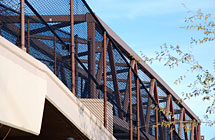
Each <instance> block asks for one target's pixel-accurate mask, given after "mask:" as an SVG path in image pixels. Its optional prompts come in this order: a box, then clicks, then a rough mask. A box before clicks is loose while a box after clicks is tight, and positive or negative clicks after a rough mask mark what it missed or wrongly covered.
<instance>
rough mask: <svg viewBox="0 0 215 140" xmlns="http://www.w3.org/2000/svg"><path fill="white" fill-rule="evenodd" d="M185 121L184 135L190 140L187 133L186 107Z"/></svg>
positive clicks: (186, 139)
mask: <svg viewBox="0 0 215 140" xmlns="http://www.w3.org/2000/svg"><path fill="white" fill-rule="evenodd" d="M183 121H184V123H183V124H184V136H185V140H188V134H187V124H186V116H185V109H184V116H183Z"/></svg>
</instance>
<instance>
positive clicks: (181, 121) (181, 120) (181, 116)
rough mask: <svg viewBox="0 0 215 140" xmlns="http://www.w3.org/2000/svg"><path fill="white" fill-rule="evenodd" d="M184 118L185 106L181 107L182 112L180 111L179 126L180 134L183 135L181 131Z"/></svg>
mask: <svg viewBox="0 0 215 140" xmlns="http://www.w3.org/2000/svg"><path fill="white" fill-rule="evenodd" d="M183 118H184V108H181V113H180V121H179V123H180V125H179V128H178V135H179V136H180V137H181V132H182V129H183V124H184V123H183Z"/></svg>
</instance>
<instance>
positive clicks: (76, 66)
mask: <svg viewBox="0 0 215 140" xmlns="http://www.w3.org/2000/svg"><path fill="white" fill-rule="evenodd" d="M75 55H76V57H78V35H75ZM75 90H76V93H75V95H76V96H77V97H78V61H77V60H75Z"/></svg>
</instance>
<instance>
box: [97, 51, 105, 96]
mask: <svg viewBox="0 0 215 140" xmlns="http://www.w3.org/2000/svg"><path fill="white" fill-rule="evenodd" d="M103 55H104V51H102V52H101V55H100V58H99V64H98V70H97V74H96V81H97V82H98V84H100V83H101V80H102V72H103V71H104V69H103V67H104V63H106V60H104V56H103ZM103 80H104V81H105V80H106V81H107V79H106V76H104V78H103ZM98 93H99V90H96V97H98Z"/></svg>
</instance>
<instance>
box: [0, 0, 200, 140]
mask: <svg viewBox="0 0 215 140" xmlns="http://www.w3.org/2000/svg"><path fill="white" fill-rule="evenodd" d="M37 2H38V3H35V2H34V1H31V0H28V1H27V0H26V3H25V22H23V21H22V20H20V16H21V15H22V14H21V13H20V10H21V9H20V8H19V2H14V3H13V2H12V3H9V0H8V1H7V0H5V1H2V2H0V11H1V13H0V35H1V36H3V37H4V38H6V39H8V40H9V41H11V42H12V43H14V44H15V45H17V46H21V48H23V46H22V41H23V39H22V35H21V32H22V28H23V26H22V25H24V28H25V30H24V34H25V35H24V42H25V45H24V48H25V49H26V51H27V53H29V54H30V55H31V56H33V57H34V58H36V59H37V60H39V61H41V62H42V63H44V64H46V65H47V66H48V68H49V69H50V70H51V71H52V72H53V73H54V74H55V75H56V76H57V77H58V78H59V79H60V80H61V81H62V82H63V83H64V84H65V85H66V86H67V88H68V89H70V90H71V91H72V92H73V94H74V95H75V96H76V97H78V98H85V99H89V98H90V99H104V97H105V99H104V102H106V101H108V102H110V103H111V104H112V105H113V114H112V115H113V117H112V116H108V114H107V115H104V118H105V119H104V121H106V120H108V118H110V117H112V118H113V120H112V121H113V126H112V127H113V135H114V136H115V137H116V138H117V139H137V140H140V139H150V140H151V139H155V140H158V139H161V140H163V139H165V140H166V139H174V140H175V139H186V140H188V139H190V140H197V139H199V138H200V124H199V123H198V122H199V119H198V117H197V116H196V115H195V114H194V113H193V112H192V111H191V110H190V109H189V107H187V106H186V105H185V104H184V103H183V102H182V103H181V102H178V101H179V100H180V98H179V97H178V96H177V94H176V93H175V92H174V91H172V90H171V88H170V87H169V86H168V85H167V84H166V83H165V82H164V81H163V80H162V79H161V78H160V77H159V76H158V75H157V74H156V73H155V72H154V71H153V70H152V69H151V68H150V67H149V66H148V65H146V64H145V63H144V62H143V61H142V60H141V58H140V57H139V56H138V55H137V54H136V53H135V52H134V51H133V50H132V49H131V48H130V47H129V46H128V45H127V44H126V43H125V42H124V41H122V40H121V39H120V37H118V36H117V35H116V34H115V33H114V32H113V31H112V30H111V29H110V28H109V27H108V26H107V25H106V24H105V23H104V22H103V21H102V20H101V19H100V18H99V17H97V16H96V15H95V14H94V13H93V12H92V10H91V9H90V8H89V6H88V5H87V4H86V2H85V1H84V0H74V1H73V5H72V3H69V2H65V1H63V0H61V1H59V2H58V4H59V5H58V4H56V2H55V1H54V0H49V1H47V2H44V1H37ZM62 3H63V4H62ZM70 4H71V5H70ZM13 5H16V6H13ZM47 7H49V8H47ZM59 7H63V10H62V9H60V8H59ZM44 9H46V10H44ZM51 9H54V11H53V10H51ZM71 12H72V13H73V14H72V15H71V14H70V13H71ZM104 62H106V63H104ZM50 108H52V106H51V104H50V103H46V107H45V117H44V124H46V123H47V125H43V126H42V131H41V134H40V136H39V137H37V138H39V139H43V138H47V137H50V138H53V139H58V138H59V139H61V138H62V139H65V138H68V136H69V135H67V133H68V134H71V133H72V134H73V132H76V129H75V128H73V126H71V125H69V123H67V121H65V120H64V119H63V117H59V116H61V115H59V113H56V111H52V110H50ZM154 108H162V109H164V110H165V111H159V110H158V109H154ZM53 110H54V109H53ZM91 111H93V110H91ZM104 114H105V113H104ZM46 116H48V117H46ZM49 116H53V119H50V120H49V119H47V118H49ZM54 118H55V119H56V120H55V119H54ZM60 118H61V119H62V120H61V119H60ZM46 119H47V120H46ZM63 120H64V121H63ZM102 121H103V120H102ZM162 122H163V123H164V122H166V123H168V122H169V123H170V122H171V124H172V125H169V126H164V125H158V124H162ZM186 122H188V123H186ZM103 123H104V122H103ZM58 125H59V126H58ZM156 125H158V126H157V127H154V126H156ZM107 127H108V126H107ZM186 128H188V131H187V129H186ZM5 129H6V127H5ZM48 130H50V132H48ZM58 130H59V131H58ZM64 130H65V132H64ZM51 132H54V135H50V136H49V134H51ZM61 132H62V133H63V134H65V137H64V136H62V137H61V134H62V133H61ZM77 132H78V130H77ZM14 134H16V131H15V132H14ZM17 134H19V132H18V131H17ZM22 134H24V133H20V135H22ZM78 134H79V133H78ZM78 136H79V135H77V139H83V138H79V137H78ZM31 137H32V138H33V137H35V136H31ZM8 138H9V139H13V138H12V137H8ZM22 138H23V139H25V138H26V137H22ZM35 138H36V137H35ZM14 139H15V137H14ZM84 139H85V138H84Z"/></svg>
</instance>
